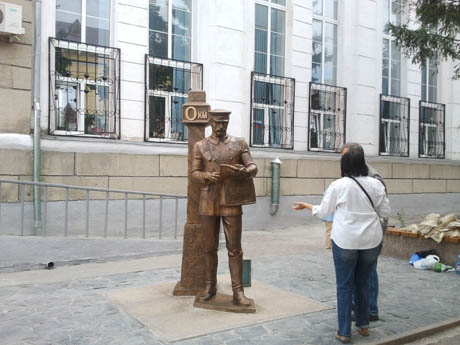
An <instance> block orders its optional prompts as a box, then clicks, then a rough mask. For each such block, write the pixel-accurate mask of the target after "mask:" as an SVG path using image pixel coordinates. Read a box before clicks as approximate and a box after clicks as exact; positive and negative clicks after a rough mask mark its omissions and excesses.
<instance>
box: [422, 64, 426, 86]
mask: <svg viewBox="0 0 460 345" xmlns="http://www.w3.org/2000/svg"><path fill="white" fill-rule="evenodd" d="M421 70H422V84H426V83H427V82H426V74H427V68H426V64H423V65H422V68H421Z"/></svg>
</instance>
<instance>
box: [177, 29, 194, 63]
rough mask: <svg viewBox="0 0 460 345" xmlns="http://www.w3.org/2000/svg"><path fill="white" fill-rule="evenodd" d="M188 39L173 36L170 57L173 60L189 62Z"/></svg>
mask: <svg viewBox="0 0 460 345" xmlns="http://www.w3.org/2000/svg"><path fill="white" fill-rule="evenodd" d="M190 52H191V47H190V38H187V37H183V36H176V35H173V42H172V55H173V57H174V59H177V60H182V61H190V60H191V56H190Z"/></svg>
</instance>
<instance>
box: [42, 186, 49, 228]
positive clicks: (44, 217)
mask: <svg viewBox="0 0 460 345" xmlns="http://www.w3.org/2000/svg"><path fill="white" fill-rule="evenodd" d="M44 204H45V207H44V210H43V236H45V237H46V235H47V230H46V216H47V213H48V186H45V200H44Z"/></svg>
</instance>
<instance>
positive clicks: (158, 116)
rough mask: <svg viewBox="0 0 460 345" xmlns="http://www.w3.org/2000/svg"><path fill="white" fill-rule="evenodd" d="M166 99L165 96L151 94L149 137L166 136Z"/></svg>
mask: <svg viewBox="0 0 460 345" xmlns="http://www.w3.org/2000/svg"><path fill="white" fill-rule="evenodd" d="M165 104H166V99H165V98H164V97H156V96H150V101H149V137H150V138H164V137H165V112H166V105H165Z"/></svg>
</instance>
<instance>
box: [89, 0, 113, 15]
mask: <svg viewBox="0 0 460 345" xmlns="http://www.w3.org/2000/svg"><path fill="white" fill-rule="evenodd" d="M86 14H87V15H88V16H92V17H99V18H104V19H107V20H108V19H109V15H110V2H109V0H86Z"/></svg>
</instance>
